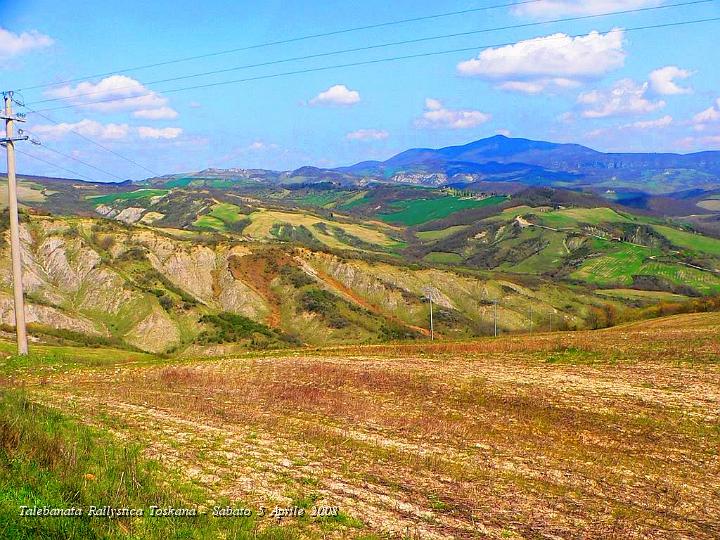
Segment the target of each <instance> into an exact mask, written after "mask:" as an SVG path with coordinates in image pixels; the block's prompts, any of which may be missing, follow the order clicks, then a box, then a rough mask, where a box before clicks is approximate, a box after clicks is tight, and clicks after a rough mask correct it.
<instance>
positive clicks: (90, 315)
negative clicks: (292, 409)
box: [0, 216, 617, 354]
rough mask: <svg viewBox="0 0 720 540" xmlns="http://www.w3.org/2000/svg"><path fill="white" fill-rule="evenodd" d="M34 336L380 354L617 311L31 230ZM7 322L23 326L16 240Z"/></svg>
mask: <svg viewBox="0 0 720 540" xmlns="http://www.w3.org/2000/svg"><path fill="white" fill-rule="evenodd" d="M22 243H23V260H24V268H25V274H24V281H25V287H26V292H27V298H28V306H27V315H28V322H29V323H31V331H32V333H33V334H34V335H36V336H37V337H39V338H42V339H55V340H58V339H60V340H64V341H74V342H77V341H80V342H85V343H98V344H107V343H111V344H114V345H122V346H127V347H133V348H137V349H141V350H145V351H151V352H168V353H182V354H229V353H232V352H234V351H236V350H238V349H241V348H247V347H250V348H265V347H276V346H296V345H300V344H312V345H319V344H325V343H366V342H367V343H372V342H379V341H387V340H393V339H404V338H422V337H423V336H424V335H427V333H428V331H427V326H428V318H429V303H428V298H429V297H431V298H432V300H433V303H434V308H435V311H434V315H435V328H436V331H437V333H438V335H439V336H441V337H443V336H447V337H450V336H452V337H470V336H475V335H487V334H489V333H491V332H492V331H493V325H494V316H495V315H494V314H495V302H496V301H497V302H498V305H497V313H498V321H499V328H500V331H501V332H507V331H513V332H517V331H528V330H539V329H549V328H551V327H553V328H567V327H571V328H572V327H580V328H581V327H585V326H586V325H587V322H586V321H587V319H588V316H589V314H590V311H591V310H592V309H593V306H594V307H597V308H603V309H612V307H614V306H617V304H616V302H617V301H616V300H612V299H608V298H607V297H603V296H599V295H595V294H593V293H590V292H587V291H583V290H582V289H574V288H571V287H566V286H560V285H557V284H553V283H551V282H547V281H543V280H541V279H537V278H522V277H518V276H515V277H504V276H499V275H490V274H488V275H487V276H485V275H482V274H477V275H471V274H464V275H462V274H458V273H455V272H452V271H449V270H439V269H433V268H430V267H425V266H418V267H413V268H409V267H407V266H403V265H399V264H390V263H388V262H377V261H375V262H372V261H367V260H363V259H362V258H350V257H347V256H346V257H340V256H338V255H333V254H330V253H327V252H322V251H314V250H310V249H307V248H301V247H294V246H293V245H292V244H278V243H258V242H252V241H245V240H240V239H234V238H233V237H231V236H218V235H213V234H204V233H194V232H189V231H181V230H172V229H155V228H151V227H147V226H129V225H124V224H121V223H117V222H114V221H109V220H101V219H89V218H53V217H42V216H33V217H32V219H31V220H30V221H28V222H25V223H23V224H22ZM0 253H2V263H0V264H1V265H2V266H0V277H1V279H2V292H1V293H0V320H1V322H2V323H4V324H6V325H10V324H12V323H13V315H12V314H13V312H12V299H11V294H10V286H11V283H10V258H9V248H8V243H7V241H5V242H4V243H3V245H2V247H1V248H0Z"/></svg>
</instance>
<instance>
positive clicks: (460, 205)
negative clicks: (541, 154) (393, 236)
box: [378, 196, 507, 226]
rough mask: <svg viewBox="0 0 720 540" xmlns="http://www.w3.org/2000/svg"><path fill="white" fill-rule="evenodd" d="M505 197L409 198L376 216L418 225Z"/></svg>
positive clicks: (491, 203)
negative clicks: (390, 210)
mask: <svg viewBox="0 0 720 540" xmlns="http://www.w3.org/2000/svg"><path fill="white" fill-rule="evenodd" d="M506 199H507V197H505V196H495V197H488V198H487V199H480V200H478V199H468V198H461V197H455V196H447V197H438V198H433V199H411V200H405V201H399V202H396V203H393V204H392V205H391V206H392V208H394V209H396V211H395V212H390V213H384V214H378V218H379V219H381V220H383V221H387V222H390V223H401V224H403V225H408V226H412V225H420V224H421V223H427V222H429V221H434V220H436V219H442V218H445V217H447V216H449V215H451V214H454V213H455V212H459V211H461V210H467V209H470V208H481V207H483V206H491V205H494V204H500V203H501V202H503V201H504V200H506Z"/></svg>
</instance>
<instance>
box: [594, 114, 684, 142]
mask: <svg viewBox="0 0 720 540" xmlns="http://www.w3.org/2000/svg"><path fill="white" fill-rule="evenodd" d="M672 123H673V117H672V116H670V115H666V116H663V117H662V118H657V119H655V120H640V121H638V122H631V123H629V124H622V125H619V126H614V127H609V128H599V129H594V130H592V131H588V132H587V133H585V136H586V137H588V138H591V139H596V138H598V137H607V136H610V135H617V134H618V133H619V132H626V131H643V130H658V129H664V128H666V127H669V126H670V125H672Z"/></svg>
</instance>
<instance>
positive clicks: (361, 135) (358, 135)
mask: <svg viewBox="0 0 720 540" xmlns="http://www.w3.org/2000/svg"><path fill="white" fill-rule="evenodd" d="M389 136H390V134H389V133H388V132H387V131H385V130H383V129H357V130H355V131H351V132H350V133H348V134H347V135H345V138H346V139H347V140H348V141H380V140H383V139H387V138H388V137H389Z"/></svg>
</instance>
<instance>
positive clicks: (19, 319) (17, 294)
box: [0, 92, 28, 355]
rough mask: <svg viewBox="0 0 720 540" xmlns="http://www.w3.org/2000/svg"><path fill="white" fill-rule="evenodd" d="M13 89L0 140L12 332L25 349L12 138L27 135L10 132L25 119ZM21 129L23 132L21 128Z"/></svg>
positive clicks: (21, 350)
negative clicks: (15, 104)
mask: <svg viewBox="0 0 720 540" xmlns="http://www.w3.org/2000/svg"><path fill="white" fill-rule="evenodd" d="M12 96H13V93H12V92H4V93H3V97H4V100H5V111H4V113H3V114H2V115H0V117H1V118H3V119H4V120H5V138H4V139H0V141H1V142H2V143H3V144H4V145H5V149H6V150H7V177H8V208H9V210H10V256H11V258H12V272H13V296H14V299H15V334H16V336H17V352H18V354H19V355H26V354H27V353H28V344H27V330H26V328H25V301H24V298H23V283H22V260H21V250H20V222H19V219H18V202H17V181H16V179H15V141H24V140H27V138H28V137H27V136H21V137H14V136H13V122H16V121H17V122H24V121H25V120H23V119H22V118H21V117H18V116H13V114H12ZM21 133H22V132H21Z"/></svg>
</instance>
